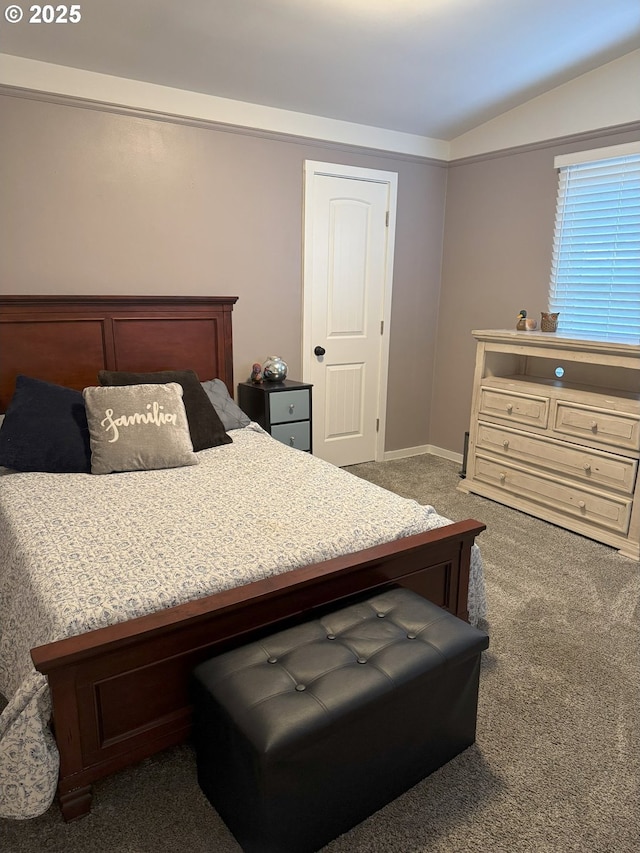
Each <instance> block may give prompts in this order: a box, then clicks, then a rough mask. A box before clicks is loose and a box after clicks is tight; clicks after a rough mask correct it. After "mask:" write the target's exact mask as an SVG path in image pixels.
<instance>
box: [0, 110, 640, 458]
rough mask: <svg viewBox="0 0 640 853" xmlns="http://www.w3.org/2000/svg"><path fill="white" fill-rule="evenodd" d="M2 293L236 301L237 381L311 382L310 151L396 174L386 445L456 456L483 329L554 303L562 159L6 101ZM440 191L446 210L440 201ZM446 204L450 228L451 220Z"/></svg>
mask: <svg viewBox="0 0 640 853" xmlns="http://www.w3.org/2000/svg"><path fill="white" fill-rule="evenodd" d="M0 124H1V126H2V134H0V187H1V193H0V229H1V230H0V233H1V234H2V237H1V238H0V239H1V243H0V290H1V291H2V292H4V293H16V294H23V293H31V294H37V293H43V294H47V293H59V294H64V293H68V294H101V293H103V294H127V293H128V294H185V295H188V294H194V295H198V294H211V295H216V294H218V295H231V296H238V297H239V301H238V303H237V305H236V308H235V311H234V341H235V373H236V379H237V380H240V379H244V378H245V377H246V376H247V375H248V373H249V370H250V366H251V364H252V363H253V362H254V361H256V360H262V359H264V358H266V356H267V355H269V354H271V353H274V352H276V353H278V354H280V355H282V356H283V357H284V358H285V359H286V360H287V362H288V363H289V366H290V376H291V377H292V378H296V377H300V375H301V320H302V229H303V222H302V199H303V163H304V160H305V159H312V160H322V161H327V162H335V163H343V164H350V165H354V166H363V167H367V168H373V169H383V170H387V171H395V172H397V173H398V215H397V233H396V250H395V268H394V295H393V307H392V323H391V337H390V368H389V369H390V375H389V398H388V412H387V436H386V449H387V450H402V449H404V448H412V447H420V446H422V445H425V444H432V445H435V446H436V447H441V448H445V449H447V450H450V451H454V452H458V453H460V452H461V451H462V446H463V437H464V431H465V430H466V429H468V420H469V411H470V404H471V382H472V376H473V364H474V341H473V339H472V337H471V330H472V329H475V328H500V327H513V325H514V324H515V317H516V314H517V312H518V310H519V309H520V308H527V310H528V311H529V312H530V314H531V315H532V316H536V317H539V312H540V311H541V310H544V309H545V308H546V299H547V287H548V280H549V264H550V253H551V239H552V234H553V216H554V207H555V197H556V173H555V171H554V169H553V157H554V156H555V154H556V153H562V152H565V151H570V150H579V149H584V148H591V147H599V146H601V145H610V144H615V143H617V142H624V141H628V140H629V139H632V138H638V134H637V133H636V134H635V135H634V134H630V133H626V134H613V135H610V136H599V137H598V138H595V139H592V140H586V139H581V140H580V142H579V143H571V144H562V143H557V144H553V145H546V146H542V147H538V148H535V149H533V150H527V151H522V150H521V151H519V152H518V153H508V152H507V153H504V154H502V155H497V156H490V157H483V158H477V159H473V160H471V161H470V162H460V163H457V164H456V163H453V164H451V165H450V166H449V168H448V169H447V167H446V166H445V165H443V164H434V163H432V162H429V161H421V160H418V159H416V158H410V157H406V158H403V157H401V156H395V155H384V154H378V153H367V152H365V151H357V150H355V149H345V148H344V147H340V146H332V145H324V144H320V143H317V144H316V143H313V142H311V141H310V142H304V141H301V140H298V139H294V138H290V139H289V138H278V137H273V136H269V135H267V134H262V135H261V134H253V133H249V132H247V133H240V132H234V131H233V130H225V129H215V128H212V127H199V126H189V125H187V124H182V123H174V122H168V121H159V120H154V119H151V118H143V117H137V116H133V115H118V114H115V113H111V112H106V111H102V110H100V109H88V108H83V107H79V106H69V105H63V104H57V103H47V102H45V101H40V100H35V99H34V100H32V99H29V98H22V97H11V96H8V95H0ZM445 198H446V205H445ZM445 210H446V218H445Z"/></svg>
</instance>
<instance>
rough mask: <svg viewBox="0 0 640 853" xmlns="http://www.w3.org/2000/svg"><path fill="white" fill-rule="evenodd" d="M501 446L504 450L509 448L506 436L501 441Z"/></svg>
mask: <svg viewBox="0 0 640 853" xmlns="http://www.w3.org/2000/svg"><path fill="white" fill-rule="evenodd" d="M502 446H503V447H504V449H505V450H508V449H509V442H508V441H507V439H506V438H505V440H504V441H503V442H502Z"/></svg>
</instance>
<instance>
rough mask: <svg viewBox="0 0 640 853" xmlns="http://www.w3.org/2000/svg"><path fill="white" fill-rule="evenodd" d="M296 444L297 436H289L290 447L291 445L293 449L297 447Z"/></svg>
mask: <svg viewBox="0 0 640 853" xmlns="http://www.w3.org/2000/svg"><path fill="white" fill-rule="evenodd" d="M295 443H296V437H295V435H290V436H289V445H290V446H291V447H295Z"/></svg>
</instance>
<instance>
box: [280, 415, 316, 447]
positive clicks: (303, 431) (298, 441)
mask: <svg viewBox="0 0 640 853" xmlns="http://www.w3.org/2000/svg"><path fill="white" fill-rule="evenodd" d="M271 435H272V436H273V437H274V438H276V439H277V440H278V441H281V442H282V443H283V444H288V445H289V447H297V448H298V450H311V426H310V424H309V421H300V422H299V423H291V424H274V425H273V426H272V427H271Z"/></svg>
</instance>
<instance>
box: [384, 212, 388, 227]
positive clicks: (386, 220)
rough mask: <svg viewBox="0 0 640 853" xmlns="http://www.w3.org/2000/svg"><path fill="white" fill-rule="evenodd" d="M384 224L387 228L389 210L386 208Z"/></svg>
mask: <svg viewBox="0 0 640 853" xmlns="http://www.w3.org/2000/svg"><path fill="white" fill-rule="evenodd" d="M384 224H385V225H386V226H387V228H388V227H389V211H388V210H387V213H386V215H385V217H384Z"/></svg>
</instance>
